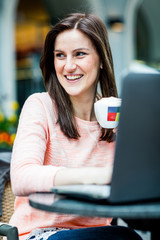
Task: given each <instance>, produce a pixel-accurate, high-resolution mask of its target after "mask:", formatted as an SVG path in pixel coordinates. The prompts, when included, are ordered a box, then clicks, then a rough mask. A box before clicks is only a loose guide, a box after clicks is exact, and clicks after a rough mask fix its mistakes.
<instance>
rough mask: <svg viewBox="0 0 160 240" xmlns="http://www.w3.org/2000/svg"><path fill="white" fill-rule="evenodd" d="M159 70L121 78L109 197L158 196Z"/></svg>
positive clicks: (135, 198)
mask: <svg viewBox="0 0 160 240" xmlns="http://www.w3.org/2000/svg"><path fill="white" fill-rule="evenodd" d="M159 184H160V74H159V73H129V74H128V75H127V76H126V77H125V78H124V81H123V88H122V106H121V110H120V121H119V126H118V133H117V141H116V151H115V160H114V170H113V176H112V184H111V195H110V201H111V202H113V203H117V202H121V203H123V202H131V201H141V200H142V201H144V200H147V201H148V200H151V199H156V198H160V186H159Z"/></svg>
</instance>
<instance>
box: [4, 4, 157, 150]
mask: <svg viewBox="0 0 160 240" xmlns="http://www.w3.org/2000/svg"><path fill="white" fill-rule="evenodd" d="M159 9H160V1H159V0H152V1H151V0H0V147H1V146H2V147H6V146H9V147H10V146H12V144H13V141H14V137H15V132H16V126H17V122H18V114H19V112H20V110H21V108H22V106H23V103H24V101H25V100H26V98H27V97H28V96H29V95H30V94H32V93H34V92H41V91H44V90H45V89H44V86H43V79H42V75H41V71H40V68H39V59H40V56H41V52H42V48H43V44H44V39H45V37H46V34H47V32H48V31H49V30H50V28H51V27H52V26H53V25H54V24H55V23H56V22H57V21H58V20H59V19H61V18H62V17H63V16H64V15H66V14H67V13H71V12H92V13H95V14H96V15H98V16H99V17H100V18H101V19H102V20H103V21H104V23H105V25H106V27H107V30H108V34H109V40H110V45H111V49H112V54H113V60H114V68H115V76H116V82H117V86H118V92H119V95H120V94H121V86H122V78H123V75H124V74H125V72H126V71H130V70H132V71H148V70H149V71H150V70H152V71H156V70H160V46H159V45H160V27H159V22H160V16H159ZM6 134H8V135H6ZM7 141H8V142H7Z"/></svg>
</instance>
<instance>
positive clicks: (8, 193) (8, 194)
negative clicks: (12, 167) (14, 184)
mask: <svg viewBox="0 0 160 240" xmlns="http://www.w3.org/2000/svg"><path fill="white" fill-rule="evenodd" d="M14 200H15V196H14V195H13V193H12V190H11V184H10V182H8V183H7V184H6V186H5V190H4V194H3V198H2V216H1V217H0V222H5V223H8V222H9V220H10V218H11V215H12V213H13V210H14ZM1 239H2V237H0V240H1Z"/></svg>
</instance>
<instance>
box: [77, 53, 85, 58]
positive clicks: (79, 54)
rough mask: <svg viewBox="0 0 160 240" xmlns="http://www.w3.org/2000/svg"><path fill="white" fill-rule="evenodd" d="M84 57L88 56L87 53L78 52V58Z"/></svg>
mask: <svg viewBox="0 0 160 240" xmlns="http://www.w3.org/2000/svg"><path fill="white" fill-rule="evenodd" d="M84 55H86V53H84V52H77V53H76V56H78V57H83V56H84Z"/></svg>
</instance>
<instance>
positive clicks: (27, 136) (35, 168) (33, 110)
mask: <svg viewBox="0 0 160 240" xmlns="http://www.w3.org/2000/svg"><path fill="white" fill-rule="evenodd" d="M37 96H39V95H38V94H33V95H31V96H30V97H29V98H28V99H27V100H26V102H25V104H24V106H23V109H22V111H21V115H20V118H19V125H18V129H17V134H16V139H15V142H14V147H13V153H12V159H11V183H12V190H13V192H14V194H15V195H17V196H26V195H28V194H30V193H32V192H37V191H50V189H51V187H52V186H53V185H54V177H55V174H56V172H57V170H59V169H60V167H56V166H52V165H44V159H45V151H46V145H47V141H48V137H49V136H48V132H49V129H48V119H47V116H46V110H45V107H44V105H43V102H42V101H41V99H40V98H39V97H37Z"/></svg>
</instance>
